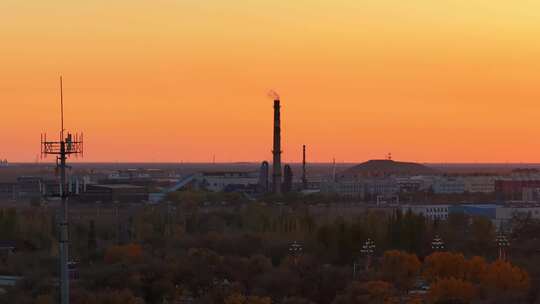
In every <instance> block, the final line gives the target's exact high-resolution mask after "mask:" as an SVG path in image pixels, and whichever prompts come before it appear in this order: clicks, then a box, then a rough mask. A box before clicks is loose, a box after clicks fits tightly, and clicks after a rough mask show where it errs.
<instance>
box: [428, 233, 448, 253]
mask: <svg viewBox="0 0 540 304" xmlns="http://www.w3.org/2000/svg"><path fill="white" fill-rule="evenodd" d="M444 248H445V245H444V241H443V239H442V238H441V237H440V236H439V235H438V234H436V235H435V237H433V241H431V249H432V250H433V251H443V250H444Z"/></svg>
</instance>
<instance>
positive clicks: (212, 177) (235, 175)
mask: <svg viewBox="0 0 540 304" xmlns="http://www.w3.org/2000/svg"><path fill="white" fill-rule="evenodd" d="M259 178H260V177H259V173H258V172H203V173H200V174H198V175H197V176H196V178H195V180H196V181H197V183H198V184H199V186H200V187H201V188H204V189H207V190H209V191H213V192H223V191H225V190H226V189H227V188H229V189H232V188H250V187H252V186H255V187H257V186H258V185H259Z"/></svg>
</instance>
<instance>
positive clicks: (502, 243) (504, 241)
mask: <svg viewBox="0 0 540 304" xmlns="http://www.w3.org/2000/svg"><path fill="white" fill-rule="evenodd" d="M495 242H496V243H497V248H498V250H499V260H501V261H506V260H507V259H508V248H509V247H510V241H509V240H508V238H507V237H506V235H505V234H504V233H503V232H502V231H500V232H499V233H498V234H497V236H496V237H495Z"/></svg>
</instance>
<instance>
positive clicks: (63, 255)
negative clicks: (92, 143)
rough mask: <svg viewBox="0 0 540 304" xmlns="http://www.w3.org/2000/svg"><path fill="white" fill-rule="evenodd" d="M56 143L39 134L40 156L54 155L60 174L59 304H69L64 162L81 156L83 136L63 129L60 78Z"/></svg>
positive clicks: (66, 192) (66, 193)
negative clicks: (58, 131) (58, 121)
mask: <svg viewBox="0 0 540 304" xmlns="http://www.w3.org/2000/svg"><path fill="white" fill-rule="evenodd" d="M59 137H60V138H59V140H58V141H49V140H47V134H41V156H42V157H46V156H47V155H49V154H51V155H55V157H56V168H57V170H58V171H59V173H60V187H59V188H60V198H61V200H62V209H61V212H60V223H59V226H60V229H59V236H58V245H59V253H60V261H59V268H60V269H59V270H60V271H59V273H60V303H61V304H68V303H69V268H68V264H69V254H68V247H69V226H68V200H67V199H68V195H69V193H68V187H67V185H66V180H67V178H66V168H67V165H66V160H67V158H68V157H70V156H71V155H74V156H78V155H81V156H82V155H83V135H82V133H81V134H71V133H69V132H66V130H65V129H64V95H63V88H62V76H60V134H59Z"/></svg>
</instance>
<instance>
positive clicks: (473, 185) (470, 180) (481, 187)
mask: <svg viewBox="0 0 540 304" xmlns="http://www.w3.org/2000/svg"><path fill="white" fill-rule="evenodd" d="M495 180H496V177H495V176H467V177H464V178H463V182H464V184H465V191H466V192H469V193H493V192H495Z"/></svg>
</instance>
